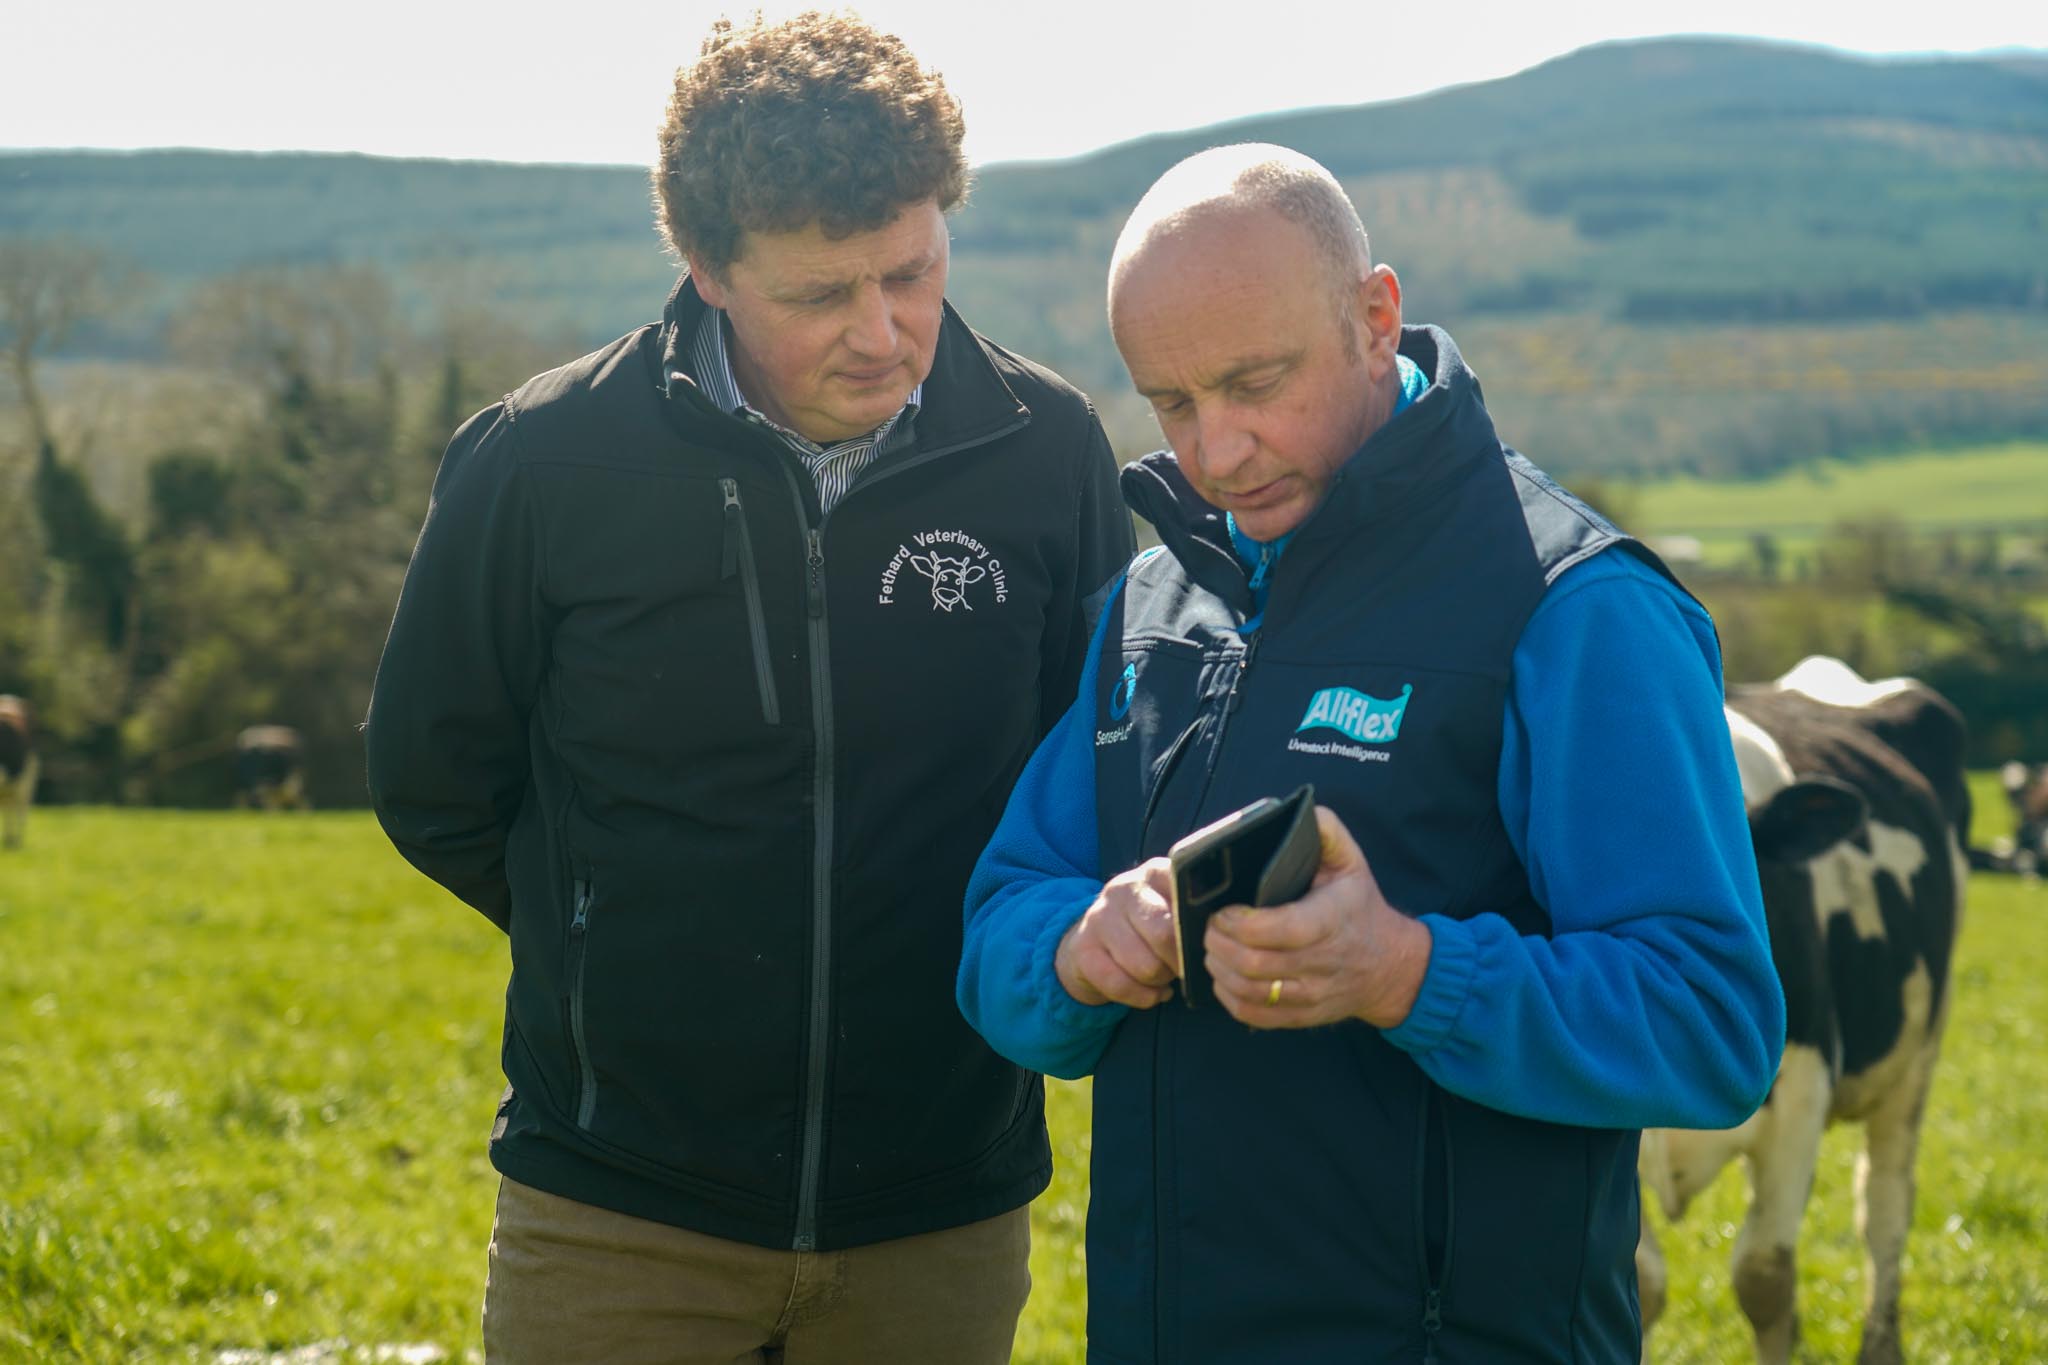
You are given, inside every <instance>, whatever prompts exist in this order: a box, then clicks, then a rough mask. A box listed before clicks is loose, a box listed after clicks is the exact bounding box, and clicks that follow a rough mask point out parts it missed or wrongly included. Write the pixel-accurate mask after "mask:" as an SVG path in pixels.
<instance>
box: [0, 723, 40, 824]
mask: <svg viewBox="0 0 2048 1365" xmlns="http://www.w3.org/2000/svg"><path fill="white" fill-rule="evenodd" d="M37 768H38V764H37V760H36V733H35V716H34V713H33V712H31V711H30V710H29V706H28V703H27V702H25V701H23V700H22V699H21V698H20V697H17V696H13V695H11V694H8V695H0V845H4V846H5V847H7V848H20V847H21V838H22V832H23V831H24V830H25V829H26V828H27V826H28V808H29V803H30V802H32V801H34V800H35V799H36V773H37Z"/></svg>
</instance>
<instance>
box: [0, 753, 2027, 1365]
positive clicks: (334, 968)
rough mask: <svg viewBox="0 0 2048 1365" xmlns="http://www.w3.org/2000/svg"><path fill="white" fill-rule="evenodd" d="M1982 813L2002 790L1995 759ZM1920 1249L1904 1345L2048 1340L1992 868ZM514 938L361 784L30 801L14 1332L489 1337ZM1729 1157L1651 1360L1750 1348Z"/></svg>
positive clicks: (1068, 1308) (1055, 1216)
mask: <svg viewBox="0 0 2048 1365" xmlns="http://www.w3.org/2000/svg"><path fill="white" fill-rule="evenodd" d="M1979 799H1980V808H1981V809H1983V811H1984V816H1983V820H1982V823H1981V825H1980V828H1981V829H1982V831H1983V837H1989V835H1990V834H1993V833H1996V832H1997V829H1998V828H1999V824H1998V821H1999V820H2001V819H2002V818H2003V815H2002V812H2000V811H1998V809H1997V808H1996V806H1995V804H1994V800H1995V798H1994V794H1993V792H1992V791H1991V790H1990V789H1989V788H1988V787H1986V786H1985V785H1984V784H1982V783H1981V782H1980V784H1979ZM1973 897H1974V903H1973V906H1972V909H1971V912H1970V922H1969V925H1968V927H1967V932H1966V936H1965V940H1964V943H1963V946H1962V951H1961V953H1960V955H1959V958H1958V966H1957V990H1956V1013H1955V1017H1954V1020H1953V1022H1952V1024H1951V1027H1950V1032H1949V1047H1948V1053H1947V1059H1946V1061H1945V1062H1944V1065H1943V1069H1942V1072H1941V1074H1940V1077H1939V1079H1938V1080H1937V1082H1936V1086H1935V1094H1934V1101H1933V1112H1932V1113H1931V1115H1930V1117H1929V1120H1928V1128H1927V1140H1926V1144H1925V1148H1924V1151H1923V1154H1922V1158H1921V1164H1920V1173H1921V1187H1920V1202H1919V1207H1918V1214H1917V1218H1916V1222H1915V1229H1914V1233H1913V1240H1912V1243H1911V1247H1910V1252H1909V1261H1908V1268H1907V1272H1906V1300H1905V1309H1906V1331H1907V1340H1908V1346H1909V1349H1910V1350H1912V1352H1913V1358H1915V1359H1919V1360H1954V1361H1994V1360H1995V1361H2006V1360H2030V1359H2044V1358H2048V1327H2044V1326H2043V1324H2044V1322H2048V1158H2044V1157H2043V1155H2042V1154H2041V1148H2040V1147H2039V1145H2038V1144H2037V1143H2034V1142H2033V1141H2032V1138H2031V1134H2032V1133H2033V1132H2034V1131H2035V1129H2037V1128H2038V1127H2040V1126H2041V1125H2042V1124H2043V1123H2044V1122H2048V1055H2044V1048H2043V1042H2044V1039H2043V1037H2042V1033H2043V1029H2044V1021H2048V889H2044V888H2042V887H2040V886H2028V885H2022V884H2019V883H2016V882H2010V881H1995V880H1991V879H1981V878H1980V879H1979V880H1978V882H1977V883H1976V884H1975V885H1974V887H1973ZM504 973H505V953H504V947H503V942H502V940H501V939H500V937H499V936H498V934H497V931H495V930H493V929H492V928H490V926H488V925H487V924H486V923H485V922H484V921H483V920H482V918H481V917H479V916H477V915H476V914H475V913H474V912H472V911H470V910H468V909H466V908H464V907H463V906H461V905H458V904H457V903H456V902H454V901H453V900H451V899H450V898H448V897H447V896H446V895H444V894H443V893H441V892H440V891H439V890H437V889H436V888H434V887H433V886H431V885H429V884H428V883H427V882H425V881H423V880H422V879H420V878H419V877H418V876H416V875H414V874H413V873H412V872H411V871H410V870H409V869H407V868H406V867H405V866H404V865H403V864H402V863H401V862H400V861H399V860H398V858H397V857H396V856H395V855H394V854H392V853H391V852H390V851H389V850H388V848H387V847H386V846H385V844H384V843H383V841H382V838H381V836H380V835H379V834H378V832H377V830H376V827H375V825H374V823H373V822H372V821H371V820H370V819H369V818H368V817H367V816H365V815H361V814H355V813H348V814H342V813H335V814H319V815H311V816H285V817H269V818H266V817H261V816H254V815H239V814H179V813H168V812H157V813H138V812H113V811H101V810H69V809H53V810H38V811H36V812H35V813H34V818H33V820H32V822H31V826H30V830H29V843H28V847H27V848H26V849H25V850H23V851H22V852H20V853H15V854H8V855H4V856H0V1361H14V1360H21V1361H46V1360H65V1361H68V1360H85V1361H110V1362H111V1361H131V1360H202V1361H208V1362H210V1361H212V1360H214V1359H215V1357H216V1356H217V1354H218V1353H219V1352H221V1351H223V1350H228V1349H247V1348H259V1347H260V1348H265V1349H270V1350H284V1349H287V1348H291V1347H296V1346H302V1345H305V1344H307V1343H311V1342H318V1341H335V1340H337V1339H344V1338H345V1339H347V1340H348V1341H351V1342H355V1343H364V1344H369V1343H421V1344H428V1345H433V1346H437V1347H439V1348H440V1349H442V1350H443V1351H445V1352H447V1353H448V1356H449V1358H450V1359H453V1360H460V1359H462V1358H463V1357H464V1356H465V1355H467V1354H469V1353H471V1352H473V1351H474V1350H475V1349H476V1346H477V1341H478V1333H477V1327H476V1323H477V1309H478V1304H479V1302H480V1299H481V1295H482V1287H483V1273H484V1255H483V1250H484V1243H485V1239H486V1236H487V1233H488V1230H489V1226H490V1214H491V1200H492V1195H493V1192H494V1189H495V1177H494V1175H493V1173H492V1172H491V1170H490V1168H489V1164H488V1162H487V1160H486V1158H485V1135H486V1132H487V1129H488V1126H489V1123H490V1119H491V1113H492V1108H493V1104H494V1102H495V1100H496V1097H497V1094H498V1092H499V1089H500V1087H501V1085H502V1081H501V1079H500V1077H499V1075H498V1070H497V1040H498V1029H499V1009H500V1005H501V1001H502V996H503V989H504ZM1050 1093H1051V1097H1052V1105H1051V1112H1052V1126H1053V1138H1054V1145H1055V1148H1056V1151H1057V1157H1058V1163H1059V1173H1058V1176H1057V1178H1056V1180H1055V1182H1054V1185H1053V1187H1052V1189H1051V1190H1049V1191H1048V1192H1047V1193H1046V1195H1045V1196H1044V1197H1043V1198H1041V1199H1040V1200H1039V1202H1038V1204H1037V1205H1036V1206H1035V1207H1034V1210H1033V1226H1034V1233H1035V1243H1034V1249H1033V1253H1032V1277H1033V1283H1034V1289H1033V1294H1032V1300H1031V1304H1030V1306H1029V1308H1028V1309H1027V1310H1026V1313H1025V1318H1024V1322H1023V1324H1022V1325H1021V1327H1020V1329H1019V1335H1018V1346H1017V1353H1016V1359H1017V1360H1018V1361H1020V1362H1034V1363H1036V1365H1056V1363H1058V1362H1078V1361H1080V1360H1081V1359H1082V1354H1083V1341H1082V1332H1083V1324H1084V1321H1085V1313H1086V1307H1085V1304H1086V1299H1085V1291H1084V1286H1085V1268H1084V1264H1083V1257H1082V1250H1081V1231H1082V1226H1083V1219H1084V1216H1085V1210H1086V1201H1087V1193H1086V1191H1087V1158H1088V1092H1087V1087H1086V1086H1085V1085H1067V1084H1064V1083H1060V1082H1054V1083H1052V1085H1051V1086H1050ZM1852 1137H1853V1134H1851V1133H1846V1132H1838V1133H1835V1134H1832V1135H1831V1136H1830V1138H1829V1141H1828V1145H1827V1149H1826V1154H1825V1157H1824V1160H1823V1162H1822V1167H1821V1174H1820V1180H1819V1184H1818V1186H1817V1188H1816V1190H1815V1193H1814V1200H1813V1210H1812V1216H1811V1218H1810V1220H1809V1223H1808V1228H1807V1233H1806V1237H1805V1240H1804V1242H1803V1244H1802V1252H1801V1254H1802V1260H1803V1274H1802V1279H1801V1303H1802V1306H1803V1308H1804V1311H1805V1315H1806V1325H1807V1340H1808V1343H1809V1348H1808V1353H1807V1357H1806V1358H1808V1359H1811V1360H1834V1359H1846V1358H1848V1357H1849V1355H1851V1354H1852V1353H1853V1340H1854V1333H1855V1330H1856V1323H1857V1320H1858V1315H1859V1313H1860V1299H1861V1293H1862V1290H1861V1273H1862V1272H1861V1268H1860V1264H1861V1252H1860V1250H1859V1248H1858V1245H1857V1243H1856V1241H1855V1237H1854V1234H1853V1230H1852V1228H1851V1226H1850V1215H1849V1197H1848V1187H1849V1180H1850V1175H1849V1172H1850V1166H1851V1161H1852V1154H1853V1142H1852ZM1742 1199H1743V1195H1742V1189H1741V1181H1740V1177H1739V1176H1738V1175H1737V1174H1736V1173H1735V1172H1732V1171H1731V1172H1729V1173H1727V1174H1726V1175H1724V1177H1723V1179H1722V1182H1721V1183H1720V1184H1719V1185H1717V1186H1716V1187H1715V1188H1714V1189H1713V1190H1711V1191H1709V1193H1708V1194H1707V1195H1706V1196H1705V1197H1704V1199H1703V1201H1702V1203H1701V1205H1700V1206H1698V1207H1696V1208H1695V1209H1694V1210H1693V1212H1692V1214H1691V1215H1690V1216H1689V1217H1688V1219H1687V1220H1686V1222H1685V1223H1684V1224H1682V1225H1681V1226H1680V1227H1678V1228H1676V1229H1673V1230H1668V1231H1666V1233H1665V1247H1666V1253H1667V1257H1668V1259H1669V1261H1670V1265H1671V1285H1672V1307H1671V1310H1670V1313H1669V1316H1668V1317H1667V1320H1666V1323H1665V1324H1664V1326H1663V1327H1661V1328H1660V1329H1659V1332H1658V1334H1657V1337H1656V1341H1655V1355H1654V1357H1653V1358H1654V1359H1657V1360H1660V1361H1673V1362H1676V1361H1701V1362H1706V1361H1717V1362H1718V1361H1725V1360H1740V1359H1742V1358H1743V1356H1744V1352H1745V1351H1746V1349H1747V1347H1746V1342H1747V1329H1746V1328H1745V1327H1744V1325H1743V1323H1742V1320H1741V1317H1740V1315H1739V1313H1738V1312H1737V1310H1736V1308H1735V1305H1734V1300H1733V1297H1732V1295H1731V1294H1730V1292H1729V1290H1728V1285H1727V1277H1728V1269H1727V1254H1728V1248H1729V1243H1730V1240H1731V1238H1732V1235H1733V1228H1734V1226H1735V1225H1736V1223H1738V1222H1739V1220H1740V1217H1741V1207H1742Z"/></svg>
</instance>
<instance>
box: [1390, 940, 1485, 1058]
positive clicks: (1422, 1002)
mask: <svg viewBox="0 0 2048 1365" xmlns="http://www.w3.org/2000/svg"><path fill="white" fill-rule="evenodd" d="M1422 923H1423V925H1424V927H1426V928H1427V929H1428V930H1429V937H1430V946H1429V968H1428V970H1427V971H1425V972H1424V973H1423V977H1422V989H1421V990H1419V991H1417V992H1416V993H1415V1003H1414V1004H1413V1005H1412V1006H1410V1007H1409V1010H1408V1017H1407V1018H1406V1019H1403V1020H1402V1021H1401V1022H1400V1023H1399V1024H1396V1025H1395V1026H1394V1027H1393V1028H1390V1029H1388V1030H1386V1032H1385V1035H1384V1036H1385V1037H1386V1040H1387V1041H1388V1042H1390V1043H1392V1044H1393V1045H1394V1046H1395V1047H1398V1048H1400V1049H1401V1050H1402V1051H1403V1052H1407V1053H1410V1054H1416V1053H1424V1052H1430V1051H1433V1050H1434V1049H1436V1048H1438V1047H1440V1046H1442V1045H1443V1042H1444V1040H1445V1039H1447V1038H1449V1037H1450V1036H1451V1030H1452V1029H1453V1028H1455V1027H1456V1026H1457V1023H1458V1015H1459V1014H1460V1013H1461V1012H1462V1011H1463V1010H1464V1008H1465V1000H1466V998H1467V997H1468V996H1470V995H1471V993H1472V981H1473V978H1474V977H1476V976H1477V975H1478V974H1479V943H1478V940H1477V939H1476V938H1475V937H1474V936H1473V933H1472V929H1471V926H1470V925H1468V924H1465V923H1463V922H1462V921H1459V920H1454V919H1446V918H1445V917H1444V916H1442V915H1424V916H1423V917H1422Z"/></svg>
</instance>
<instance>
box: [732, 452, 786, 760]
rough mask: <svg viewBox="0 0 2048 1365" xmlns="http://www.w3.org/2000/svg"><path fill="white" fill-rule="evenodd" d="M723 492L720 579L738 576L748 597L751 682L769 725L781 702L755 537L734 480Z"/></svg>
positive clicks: (779, 711)
mask: <svg viewBox="0 0 2048 1365" xmlns="http://www.w3.org/2000/svg"><path fill="white" fill-rule="evenodd" d="M718 487H719V491H720V492H721V493H723V494H724V495H725V535H724V543H723V548H722V550H721V552H720V554H719V560H718V568H719V577H720V578H721V579H724V578H731V577H732V576H733V574H734V573H738V574H739V576H740V587H741V589H742V590H743V591H744V592H745V593H746V598H747V633H748V635H749V636H750V637H751V638H752V640H753V645H754V682H755V683H756V685H757V686H759V688H760V690H761V719H762V720H763V721H765V722H766V723H767V724H769V725H780V724H781V723H782V703H781V701H780V699H779V698H777V696H776V694H775V668H774V664H773V661H771V660H770V659H769V657H768V618H767V617H766V616H765V615H764V614H763V613H762V610H761V576H760V572H759V570H758V569H757V568H756V566H755V564H754V540H753V537H752V536H750V535H748V534H747V509H746V507H745V505H744V504H742V503H741V502H740V485H739V480H737V479H720V480H719V481H718Z"/></svg>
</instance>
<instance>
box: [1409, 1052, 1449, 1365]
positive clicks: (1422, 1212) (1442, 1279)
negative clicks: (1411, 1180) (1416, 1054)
mask: <svg viewBox="0 0 2048 1365" xmlns="http://www.w3.org/2000/svg"><path fill="white" fill-rule="evenodd" d="M1423 1087H1424V1095H1423V1101H1422V1121H1421V1123H1420V1125H1419V1132H1418V1133H1417V1135H1416V1139H1415V1258H1416V1262H1417V1264H1419V1265H1420V1266H1421V1268H1422V1361H1423V1365H1435V1362H1436V1360H1437V1354H1436V1336H1437V1333H1438V1332H1440V1331H1442V1330H1443V1326H1444V1291H1445V1290H1446V1289H1448V1288H1449V1287H1450V1283H1451V1242H1452V1239H1453V1237H1454V1236H1455V1235H1456V1232H1457V1218H1456V1216H1455V1215H1456V1213H1457V1208H1456V1205H1455V1202H1454V1201H1455V1188H1454V1186H1453V1184H1452V1179H1451V1175H1452V1172H1451V1130H1450V1120H1449V1118H1448V1117H1447V1116H1446V1115H1445V1114H1444V1112H1443V1105H1442V1101H1441V1099H1440V1098H1439V1096H1438V1094H1437V1088H1436V1086H1435V1085H1434V1084H1432V1083H1430V1082H1428V1081H1425V1082H1423ZM1432 1119H1435V1120H1437V1122H1436V1124H1432V1123H1431V1120H1432ZM1432 1127H1435V1128H1436V1129H1437V1141H1438V1143H1439V1145H1440V1146H1441V1149H1442V1153H1443V1162H1444V1169H1443V1182H1442V1183H1443V1191H1444V1209H1443V1217H1444V1245H1443V1250H1442V1251H1441V1252H1440V1253H1439V1255H1438V1260H1437V1263H1436V1264H1435V1265H1431V1264H1430V1260H1429V1136H1430V1130H1431V1128H1432Z"/></svg>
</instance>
